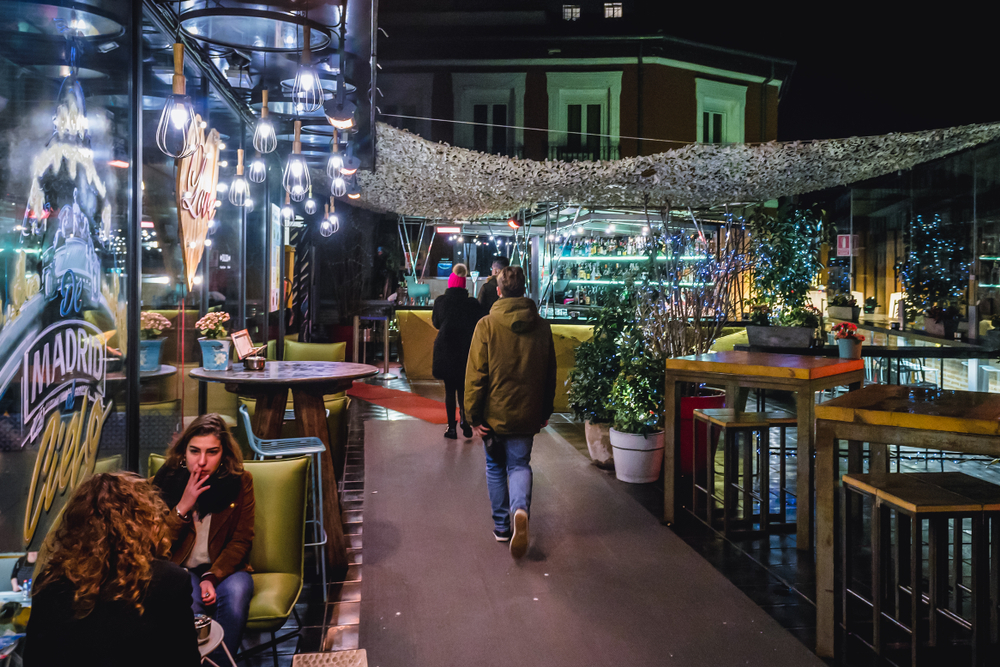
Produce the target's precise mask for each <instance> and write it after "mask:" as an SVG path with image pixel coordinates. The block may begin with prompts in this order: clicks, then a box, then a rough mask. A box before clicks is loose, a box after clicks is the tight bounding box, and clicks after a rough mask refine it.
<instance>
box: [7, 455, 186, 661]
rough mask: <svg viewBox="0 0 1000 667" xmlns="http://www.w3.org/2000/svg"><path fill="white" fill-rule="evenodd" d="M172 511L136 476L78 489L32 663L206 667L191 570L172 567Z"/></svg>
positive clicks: (37, 622) (62, 528) (35, 634)
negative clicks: (167, 520)
mask: <svg viewBox="0 0 1000 667" xmlns="http://www.w3.org/2000/svg"><path fill="white" fill-rule="evenodd" d="M166 514H167V508H166V506H165V505H164V504H163V501H162V500H160V497H159V496H158V495H157V493H156V491H155V490H154V489H153V487H152V485H150V483H149V482H148V481H146V480H144V479H142V478H141V477H139V476H137V475H133V474H132V473H102V474H99V475H94V476H93V477H90V478H89V479H87V480H85V481H84V482H82V483H81V484H80V486H79V487H77V489H76V491H75V492H74V493H73V495H72V497H71V498H70V499H69V501H67V503H66V507H65V509H64V510H63V515H62V520H61V521H60V523H59V525H58V527H57V528H56V529H55V530H54V531H52V532H51V533H49V536H48V537H47V538H46V540H45V541H46V544H45V548H46V549H47V551H48V553H49V558H48V560H47V562H46V563H45V564H44V565H43V567H42V570H41V572H40V573H38V574H37V576H36V577H35V585H34V592H33V600H32V608H31V619H30V620H29V621H28V629H27V637H26V639H25V642H26V643H25V649H24V662H25V664H26V665H32V666H33V667H48V666H49V665H52V666H53V667H55V666H59V667H61V666H63V665H101V666H102V667H103V666H108V667H112V666H113V667H118V666H121V667H126V666H128V667H132V666H133V665H136V664H142V665H157V666H159V665H162V666H163V667H167V666H171V667H188V666H190V667H194V666H195V665H198V664H199V663H200V662H201V658H200V656H199V654H198V638H197V636H196V634H195V629H194V614H193V613H192V612H191V597H190V593H189V587H190V581H189V579H188V575H187V573H186V572H185V571H184V570H183V569H181V568H180V567H178V566H177V565H174V564H173V563H170V562H169V561H167V560H163V559H164V557H165V556H166V554H167V551H168V549H169V547H170V543H169V541H168V540H167V539H166V532H167V528H166V524H165V517H166Z"/></svg>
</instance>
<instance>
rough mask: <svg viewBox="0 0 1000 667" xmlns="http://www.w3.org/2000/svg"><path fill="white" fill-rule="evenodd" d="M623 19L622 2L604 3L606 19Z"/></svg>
mask: <svg viewBox="0 0 1000 667" xmlns="http://www.w3.org/2000/svg"><path fill="white" fill-rule="evenodd" d="M621 17H622V3H620V2H605V3H604V18H606V19H620V18H621Z"/></svg>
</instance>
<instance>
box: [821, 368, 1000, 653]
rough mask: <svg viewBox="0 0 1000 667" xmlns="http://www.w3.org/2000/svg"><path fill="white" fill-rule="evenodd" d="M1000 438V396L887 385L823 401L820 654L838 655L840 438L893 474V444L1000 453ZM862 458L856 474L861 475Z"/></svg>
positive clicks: (879, 469) (851, 469)
mask: <svg viewBox="0 0 1000 667" xmlns="http://www.w3.org/2000/svg"><path fill="white" fill-rule="evenodd" d="M997 436H1000V394H988V393H985V392H974V391H939V390H937V389H918V388H911V387H905V386H899V385H883V384H879V385H871V386H868V387H865V388H864V389H861V390H860V391H855V392H851V393H850V394H846V395H844V396H840V397H838V398H835V399H833V400H831V401H827V402H826V403H822V404H820V405H817V406H816V653H818V654H819V655H821V656H823V657H828V658H829V657H833V653H834V637H835V634H836V620H835V614H836V589H835V578H834V577H835V567H834V531H835V530H836V526H835V525H834V523H835V522H834V509H835V506H834V503H835V502H836V501H837V496H836V493H837V483H838V481H839V480H838V476H839V466H838V462H837V442H838V441H839V440H848V441H850V442H851V446H855V443H856V446H857V447H858V449H860V443H862V442H867V443H869V446H870V447H871V448H872V450H873V451H872V460H873V463H872V464H871V469H872V470H871V471H872V472H873V473H876V474H877V473H886V472H888V457H887V456H885V453H884V451H883V452H881V453H880V454H879V455H878V456H876V455H875V450H885V449H886V448H887V445H889V444H892V445H903V446H905V447H920V448H924V449H937V450H944V451H949V452H965V453H969V454H982V455H986V456H1000V438H998V437H997ZM855 460H856V464H854V465H852V464H851V463H850V460H849V464H848V471H849V472H861V471H860V457H855ZM854 468H858V469H857V470H855V469H854Z"/></svg>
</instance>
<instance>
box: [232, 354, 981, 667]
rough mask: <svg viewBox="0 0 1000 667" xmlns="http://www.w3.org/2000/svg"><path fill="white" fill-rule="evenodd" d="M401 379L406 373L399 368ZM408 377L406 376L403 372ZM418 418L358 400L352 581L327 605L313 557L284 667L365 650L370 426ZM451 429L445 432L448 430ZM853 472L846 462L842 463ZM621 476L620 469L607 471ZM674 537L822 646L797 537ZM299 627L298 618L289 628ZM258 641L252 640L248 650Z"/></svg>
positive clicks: (336, 588)
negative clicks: (296, 660) (316, 656)
mask: <svg viewBox="0 0 1000 667" xmlns="http://www.w3.org/2000/svg"><path fill="white" fill-rule="evenodd" d="M395 371H396V372H397V374H400V373H398V369H395ZM400 375H402V374H400ZM380 384H382V385H383V386H387V387H390V388H394V389H401V390H408V391H413V392H415V393H418V394H420V395H422V396H425V397H427V398H432V399H435V400H443V398H444V391H443V387H442V385H441V384H440V383H438V382H434V381H420V382H408V381H407V380H406V378H405V377H400V378H398V379H393V380H387V381H381V382H380ZM768 399H769V400H768V405H767V409H785V410H789V409H790V408H791V405H790V401H788V400H787V399H783V397H781V396H780V395H779V396H772V395H769V396H768ZM409 419H412V417H409V416H407V415H403V414H401V413H398V412H395V411H392V410H388V409H386V408H382V407H380V406H376V405H372V404H369V403H366V402H364V401H358V400H355V401H353V403H352V407H351V410H350V436H349V443H348V454H347V467H346V469H345V476H344V481H343V483H342V509H343V519H344V524H345V532H346V533H347V534H348V536H349V540H350V545H351V548H350V559H351V562H352V565H351V567H350V570H349V572H348V574H347V576H346V579H345V581H344V582H337V583H331V584H330V585H329V601H328V603H327V604H326V605H324V604H323V601H322V589H321V588H320V584H319V583H318V577H316V576H315V570H314V569H313V568H312V567H311V559H309V557H308V556H307V560H308V563H309V567H308V568H307V581H309V583H307V585H306V587H305V590H304V591H303V595H302V599H301V601H300V603H299V605H298V606H297V611H298V613H299V616H300V617H301V619H302V623H303V631H302V633H301V636H300V638H299V639H298V641H297V642H296V641H289V642H286V643H285V644H284V645H282V646H280V647H279V648H278V653H279V665H282V666H283V665H287V664H290V662H291V655H292V654H293V653H296V652H311V651H337V650H346V649H353V648H358V638H359V622H360V618H361V604H362V602H361V598H360V596H361V572H362V567H363V565H362V563H363V550H362V539H363V525H364V524H363V517H364V500H363V498H364V484H365V480H364V429H365V427H364V422H365V421H369V420H375V421H397V420H409ZM442 428H443V427H442ZM550 428H551V429H552V430H553V431H555V433H557V434H558V435H559V436H561V437H562V438H563V439H564V440H565V441H567V442H569V443H570V444H571V445H573V446H574V447H575V448H576V449H577V450H578V451H579V452H580V453H581V455H582V456H585V457H586V456H587V447H586V441H585V437H584V432H583V426H582V424H580V423H578V422H574V421H572V420H571V419H568V418H567V416H564V415H554V416H553V418H552V420H551V421H550ZM777 437H778V436H777V433H776V432H774V433H773V434H772V448H774V449H772V456H771V461H770V464H771V465H770V474H771V486H772V490H773V489H774V488H776V480H777V475H778V458H777V454H776V453H774V451H775V449H776V446H777ZM795 444H796V443H795V430H794V429H792V430H790V431H789V433H788V442H787V446H788V447H790V448H792V451H791V453H790V454H789V456H788V457H787V459H786V475H787V488H789V489H791V490H794V488H795V463H796V458H795V456H794V448H795ZM987 463H988V461H986V460H983V459H951V458H937V459H935V458H933V457H932V458H931V459H930V460H928V459H927V458H926V457H925V456H924V454H923V453H922V452H917V451H911V452H906V451H904V452H902V453H901V455H899V456H898V457H896V458H895V459H894V460H893V470H894V471H895V470H901V471H925V470H928V469H930V470H942V469H943V470H949V471H952V470H957V471H962V472H966V473H968V474H972V475H975V476H979V477H983V478H985V479H988V480H990V481H993V482H995V483H1000V466H997V465H987ZM842 465H843V466H846V459H844V460H843V461H842ZM605 474H607V475H609V476H612V477H613V475H614V473H613V471H611V472H607V473H605ZM622 488H623V489H624V490H625V492H626V493H628V494H629V495H631V496H632V497H633V498H635V499H636V500H638V501H639V502H640V503H641V504H642V505H643V506H644V507H645V508H646V509H647V510H648V511H649V512H650V513H652V514H653V515H654V516H657V517H658V516H660V514H661V513H662V503H663V490H662V480H661V481H660V482H657V483H655V484H640V485H627V484H626V485H622ZM770 504H771V507H772V511H773V510H776V509H777V506H776V505H777V498H776V494H772V498H771V503H770ZM789 504H790V515H789V519H790V520H792V521H794V498H789ZM673 529H674V532H675V533H676V534H677V535H679V536H680V537H681V538H682V539H683V540H684V541H685V542H686V543H687V544H688V545H689V546H691V547H692V548H694V549H695V550H696V551H697V552H698V553H699V554H700V555H701V556H702V557H704V558H705V559H706V560H707V561H708V562H709V563H711V564H712V565H713V566H714V567H715V568H716V569H717V570H718V571H720V572H721V573H723V574H724V575H725V576H726V577H727V578H728V579H729V580H730V581H731V582H732V583H733V584H735V585H736V586H737V587H738V588H739V589H740V590H742V591H743V592H744V593H745V594H746V595H747V596H748V597H749V598H750V599H751V600H752V601H753V602H754V603H756V604H757V605H758V606H760V608H761V609H763V610H764V611H766V613H767V614H768V615H770V616H771V617H772V618H773V619H775V620H776V621H777V622H778V623H779V624H780V625H781V626H782V627H784V628H785V629H787V630H788V631H789V632H790V633H791V634H793V635H794V636H795V637H797V638H798V639H799V640H800V641H802V642H803V643H804V644H805V645H806V646H808V647H810V648H811V647H812V646H813V645H814V641H815V605H814V602H813V600H814V589H815V572H814V568H813V565H812V560H811V559H810V558H806V559H801V558H800V557H799V552H798V551H797V549H796V548H795V536H794V535H769V536H766V537H751V538H738V537H733V538H730V539H725V538H723V537H722V536H721V535H720V534H719V533H718V532H716V531H715V530H712V529H710V528H709V527H707V526H706V525H705V524H704V523H702V522H701V521H699V520H697V519H695V518H694V517H693V516H691V515H685V516H684V518H683V519H682V520H680V521H678V522H677V524H675V526H674V527H673ZM294 627H295V621H294V620H290V621H289V623H288V625H287V626H286V628H288V629H291V628H294ZM252 644H253V642H252V641H251V640H250V639H248V640H247V642H246V643H245V646H251V645H252ZM843 655H844V659H843V660H842V661H840V662H839V664H866V665H867V664H872V665H878V664H889V663H886V662H885V661H882V662H879V661H878V659H876V658H875V657H874V656H873V655H872V654H871V653H870V651H868V650H867V649H866V648H864V647H863V646H860V645H857V644H856V643H854V642H852V641H851V640H849V645H848V646H847V647H846V649H845V651H844V652H843ZM244 664H247V665H258V664H259V665H270V664H272V658H271V656H270V654H269V653H265V654H262V655H258V656H254V657H253V658H251V659H250V660H248V661H245V662H244Z"/></svg>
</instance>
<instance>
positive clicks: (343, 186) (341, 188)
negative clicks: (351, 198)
mask: <svg viewBox="0 0 1000 667" xmlns="http://www.w3.org/2000/svg"><path fill="white" fill-rule="evenodd" d="M330 193H331V194H332V195H333V196H334V197H343V196H344V195H346V194H347V181H346V180H344V177H343V176H338V177H337V178H335V179H333V182H332V183H331V184H330Z"/></svg>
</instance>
